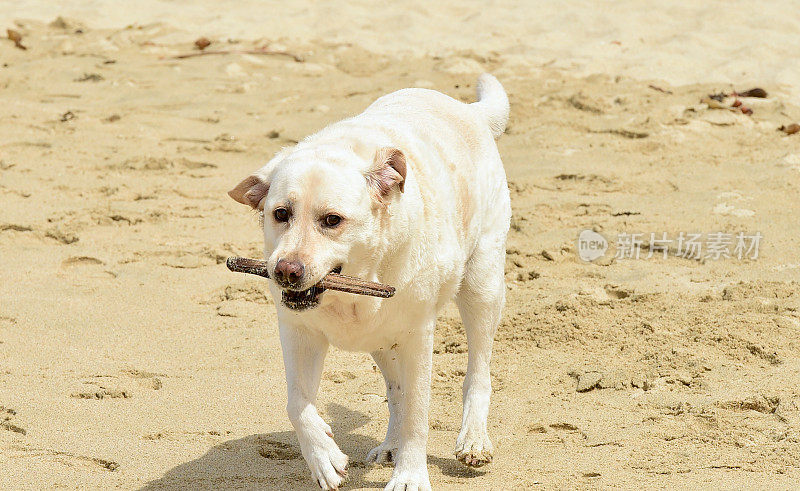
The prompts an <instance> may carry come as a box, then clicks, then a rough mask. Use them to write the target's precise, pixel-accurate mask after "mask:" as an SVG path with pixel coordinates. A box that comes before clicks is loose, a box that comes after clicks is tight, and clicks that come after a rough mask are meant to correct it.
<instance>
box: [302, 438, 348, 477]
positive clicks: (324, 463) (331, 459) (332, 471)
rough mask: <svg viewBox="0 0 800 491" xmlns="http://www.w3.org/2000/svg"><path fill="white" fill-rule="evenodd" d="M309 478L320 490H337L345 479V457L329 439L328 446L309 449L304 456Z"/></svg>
mask: <svg viewBox="0 0 800 491" xmlns="http://www.w3.org/2000/svg"><path fill="white" fill-rule="evenodd" d="M306 462H307V463H308V468H309V469H311V478H312V479H314V481H316V482H317V484H319V487H321V488H322V489H325V490H328V489H339V485H340V484H342V482H344V480H345V478H347V455H345V454H344V453H342V451H341V450H339V447H338V446H337V445H336V443H334V441H333V438H331V439H330V444H329V445H323V446H319V447H316V448H313V449H311V450H310V451H309V452H308V455H307V456H306Z"/></svg>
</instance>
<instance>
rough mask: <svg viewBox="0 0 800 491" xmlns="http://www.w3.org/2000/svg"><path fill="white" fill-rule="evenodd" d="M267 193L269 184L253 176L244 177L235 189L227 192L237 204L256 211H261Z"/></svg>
mask: <svg viewBox="0 0 800 491" xmlns="http://www.w3.org/2000/svg"><path fill="white" fill-rule="evenodd" d="M267 191H269V184H267V183H266V182H265V181H264V180H263V179H261V178H260V177H259V176H257V175H255V174H254V175H252V176H248V177H246V178H245V179H244V180H243V181H242V182H240V183H239V184H238V185H237V186H236V187H235V188H233V189H231V190H230V191H228V196H230V197H231V198H233V199H235V200H236V201H238V202H239V203H242V204H244V205H247V206H252V207H253V208H254V209H256V210H263V209H264V198H265V197H266V196H267Z"/></svg>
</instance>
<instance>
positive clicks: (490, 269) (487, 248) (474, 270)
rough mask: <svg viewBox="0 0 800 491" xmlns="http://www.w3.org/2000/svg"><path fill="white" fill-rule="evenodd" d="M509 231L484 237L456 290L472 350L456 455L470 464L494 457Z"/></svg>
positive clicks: (476, 464) (464, 389) (458, 304)
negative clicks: (492, 366)
mask: <svg viewBox="0 0 800 491" xmlns="http://www.w3.org/2000/svg"><path fill="white" fill-rule="evenodd" d="M504 268H505V234H503V235H502V237H499V236H494V237H487V236H484V238H482V239H481V241H480V242H479V243H478V246H477V247H476V249H475V251H474V252H473V254H472V256H471V257H470V259H469V261H468V262H467V265H466V268H465V271H464V278H463V280H462V283H461V288H460V290H459V292H458V294H457V295H456V299H455V300H456V305H457V306H458V310H459V313H460V314H461V320H462V322H463V323H464V329H465V330H466V332H467V343H468V344H469V354H468V358H467V360H468V361H467V374H466V377H465V378H464V387H463V405H464V408H463V415H462V419H461V432H460V433H459V435H458V439H457V441H456V448H455V455H456V458H457V459H458V460H460V461H461V462H463V463H464V464H465V465H468V466H471V467H480V466H482V465H484V464H487V463H489V462H491V461H492V452H493V448H492V443H491V441H489V436H488V434H487V431H486V419H487V417H488V415H489V398H490V396H491V393H492V385H491V378H490V375H489V361H490V360H491V357H492V343H493V342H494V334H495V331H496V330H497V325H498V324H499V323H500V314H501V311H502V309H503V305H504V303H505V291H506V286H505V277H504Z"/></svg>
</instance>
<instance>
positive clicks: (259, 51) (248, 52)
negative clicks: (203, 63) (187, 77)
mask: <svg viewBox="0 0 800 491" xmlns="http://www.w3.org/2000/svg"><path fill="white" fill-rule="evenodd" d="M208 55H278V56H288V57H290V58H292V59H293V60H294V61H296V62H298V63H300V62H302V61H305V60H304V59H303V57H302V56H300V55H296V54H294V53H290V52H288V51H275V50H271V49H220V50H212V51H198V52H196V53H186V54H183V55H176V56H173V57H172V58H173V59H175V60H183V59H186V58H194V57H196V56H208Z"/></svg>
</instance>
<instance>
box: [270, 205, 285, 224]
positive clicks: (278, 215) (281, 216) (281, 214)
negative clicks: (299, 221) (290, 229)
mask: <svg viewBox="0 0 800 491" xmlns="http://www.w3.org/2000/svg"><path fill="white" fill-rule="evenodd" d="M272 215H273V216H274V217H275V221H278V222H288V221H289V210H287V209H286V208H276V209H275V211H273V212H272Z"/></svg>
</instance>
